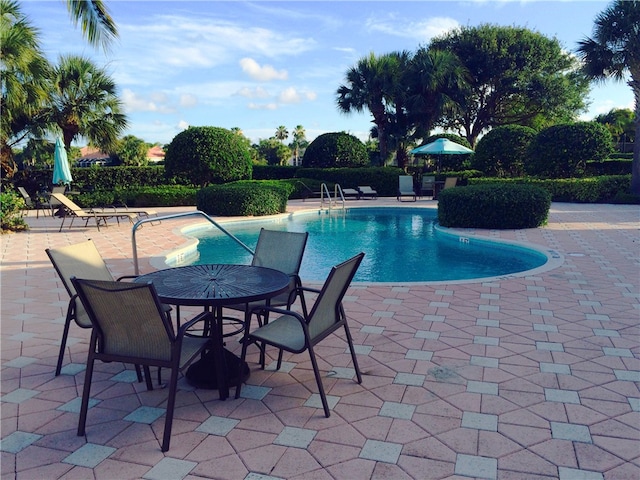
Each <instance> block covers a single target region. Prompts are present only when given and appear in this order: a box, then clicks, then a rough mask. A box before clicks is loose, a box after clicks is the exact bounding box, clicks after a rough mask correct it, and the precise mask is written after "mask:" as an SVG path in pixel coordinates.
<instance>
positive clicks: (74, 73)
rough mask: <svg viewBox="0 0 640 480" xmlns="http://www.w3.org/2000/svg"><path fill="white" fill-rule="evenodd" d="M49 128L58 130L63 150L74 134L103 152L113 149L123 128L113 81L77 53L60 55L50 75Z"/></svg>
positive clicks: (123, 117)
mask: <svg viewBox="0 0 640 480" xmlns="http://www.w3.org/2000/svg"><path fill="white" fill-rule="evenodd" d="M50 88H51V105H50V106H49V107H48V108H47V109H46V115H47V119H48V121H49V126H50V128H52V129H54V130H55V127H56V126H57V127H59V128H60V130H62V138H63V141H64V145H65V148H66V149H67V151H68V150H69V148H70V147H71V142H72V141H73V140H74V139H75V138H76V137H78V136H81V137H84V138H86V139H87V140H88V141H89V143H91V144H92V145H94V146H96V147H98V148H100V149H101V150H102V151H105V152H112V151H114V150H115V149H116V148H117V145H118V144H117V140H118V137H119V135H120V134H121V133H122V132H123V131H124V130H125V129H126V127H127V119H126V117H125V115H124V113H123V112H122V103H121V102H120V99H119V97H118V95H117V92H116V84H115V82H114V81H113V79H112V78H111V77H110V76H109V75H108V74H107V72H106V71H105V70H104V69H102V68H99V67H97V66H96V65H95V64H93V62H91V60H89V59H87V58H84V57H80V56H74V55H70V56H61V57H60V59H59V63H58V65H57V66H55V67H54V69H53V74H52V76H51V87H50Z"/></svg>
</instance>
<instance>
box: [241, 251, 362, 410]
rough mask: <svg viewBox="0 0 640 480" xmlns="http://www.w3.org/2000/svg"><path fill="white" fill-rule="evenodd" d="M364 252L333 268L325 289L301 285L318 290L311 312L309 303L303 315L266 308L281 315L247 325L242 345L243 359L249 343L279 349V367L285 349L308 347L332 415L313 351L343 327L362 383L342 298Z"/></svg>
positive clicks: (325, 407) (321, 391)
mask: <svg viewBox="0 0 640 480" xmlns="http://www.w3.org/2000/svg"><path fill="white" fill-rule="evenodd" d="M363 257H364V253H359V254H358V255H356V256H355V257H353V258H351V259H349V260H347V261H346V262H343V263H341V264H340V265H337V266H335V267H333V268H332V269H331V272H330V273H329V276H328V277H327V280H326V281H325V283H324V286H323V287H322V290H316V289H311V288H301V291H310V292H317V293H318V297H317V298H316V300H315V302H314V304H313V307H312V309H311V312H310V313H309V314H307V312H306V310H307V309H306V306H305V308H303V314H302V315H301V314H300V313H298V312H293V311H291V310H284V309H279V308H274V307H266V308H263V310H265V311H268V312H273V313H277V314H280V315H281V316H280V317H278V318H276V319H275V320H272V321H270V322H269V323H268V324H266V325H263V326H262V327H260V328H258V329H256V330H255V331H253V332H250V331H249V329H248V328H247V330H246V333H245V339H244V342H243V344H242V354H241V359H242V361H244V360H245V358H246V354H247V346H248V345H249V344H251V343H255V342H261V343H263V344H266V345H273V346H274V347H277V348H279V349H280V352H279V354H278V364H277V368H278V369H280V366H281V364H282V351H283V350H286V351H287V352H291V353H302V352H304V351H305V350H307V351H308V352H309V357H310V358H311V365H312V367H313V373H314V374H315V378H316V383H317V385H318V392H319V394H320V398H321V400H322V406H323V408H324V414H325V416H326V417H329V416H330V414H331V413H330V411H329V405H328V403H327V398H326V395H325V392H324V387H323V385H322V377H321V376H320V371H319V369H318V362H317V361H316V356H315V352H314V347H315V346H316V345H317V344H318V343H320V342H321V341H322V340H324V339H325V338H327V337H328V336H329V335H330V334H331V333H333V332H335V331H336V330H337V329H339V328H340V327H344V331H345V334H346V338H347V343H348V344H349V351H350V352H351V359H352V361H353V366H354V368H355V372H356V377H357V380H358V383H362V376H361V374H360V369H359V367H358V359H357V358H356V353H355V349H354V347H353V340H352V338H351V332H350V331H349V326H348V325H347V316H346V314H345V312H344V308H343V307H342V299H343V298H344V295H345V293H346V292H347V289H348V288H349V285H350V283H351V280H352V279H353V277H354V275H355V274H356V271H357V270H358V267H359V266H360V263H361V262H362V258H363ZM240 390H241V384H239V385H238V387H237V388H236V398H239V396H240Z"/></svg>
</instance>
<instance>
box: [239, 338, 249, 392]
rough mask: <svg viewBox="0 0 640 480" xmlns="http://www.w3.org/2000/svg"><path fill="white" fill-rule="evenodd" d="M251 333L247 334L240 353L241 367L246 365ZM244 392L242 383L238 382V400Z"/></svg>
mask: <svg viewBox="0 0 640 480" xmlns="http://www.w3.org/2000/svg"><path fill="white" fill-rule="evenodd" d="M248 334H249V331H248V330H247V331H246V332H245V336H244V341H243V342H242V351H241V352H240V366H242V365H244V362H245V359H246V358H247V346H248V345H249V343H251V342H249V338H248V336H249V335H248ZM241 390H242V382H238V385H237V386H236V398H240V391H241Z"/></svg>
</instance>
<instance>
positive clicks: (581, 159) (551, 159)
mask: <svg viewBox="0 0 640 480" xmlns="http://www.w3.org/2000/svg"><path fill="white" fill-rule="evenodd" d="M612 151H613V146H612V142H611V133H610V132H609V130H607V128H606V127H605V126H604V125H602V124H600V123H597V122H578V123H571V124H564V125H554V126H552V127H549V128H545V129H544V130H542V131H541V132H540V133H538V135H536V137H535V138H534V139H533V140H532V141H531V143H530V144H529V148H528V151H527V160H526V162H525V170H526V171H527V173H529V174H530V175H537V176H540V177H546V178H567V177H576V176H577V177H580V176H582V175H584V174H585V171H586V168H587V161H589V160H594V161H598V162H599V161H602V160H604V159H605V158H607V157H608V156H609V154H610V153H611V152H612Z"/></svg>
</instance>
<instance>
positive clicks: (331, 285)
mask: <svg viewBox="0 0 640 480" xmlns="http://www.w3.org/2000/svg"><path fill="white" fill-rule="evenodd" d="M363 258H364V253H359V254H358V255H356V256H355V257H352V258H350V259H349V260H347V261H345V262H342V263H341V264H340V265H336V266H335V267H333V268H332V269H331V272H329V276H328V277H327V280H326V281H325V282H324V285H323V287H322V290H321V291H320V293H319V294H318V298H317V299H316V301H315V303H314V304H313V308H312V309H311V312H310V313H309V317H308V320H307V321H308V327H309V336H310V338H311V342H312V343H313V341H314V339H317V338H318V339H322V338H324V336H325V332H329V333H330V332H331V331H332V330H333V327H334V326H335V324H336V323H337V322H339V321H340V320H341V315H342V314H343V310H342V299H343V298H344V295H345V293H347V289H348V288H349V285H350V284H351V280H353V277H354V276H355V274H356V271H357V270H358V267H359V266H360V263H361V262H362V259H363Z"/></svg>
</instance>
